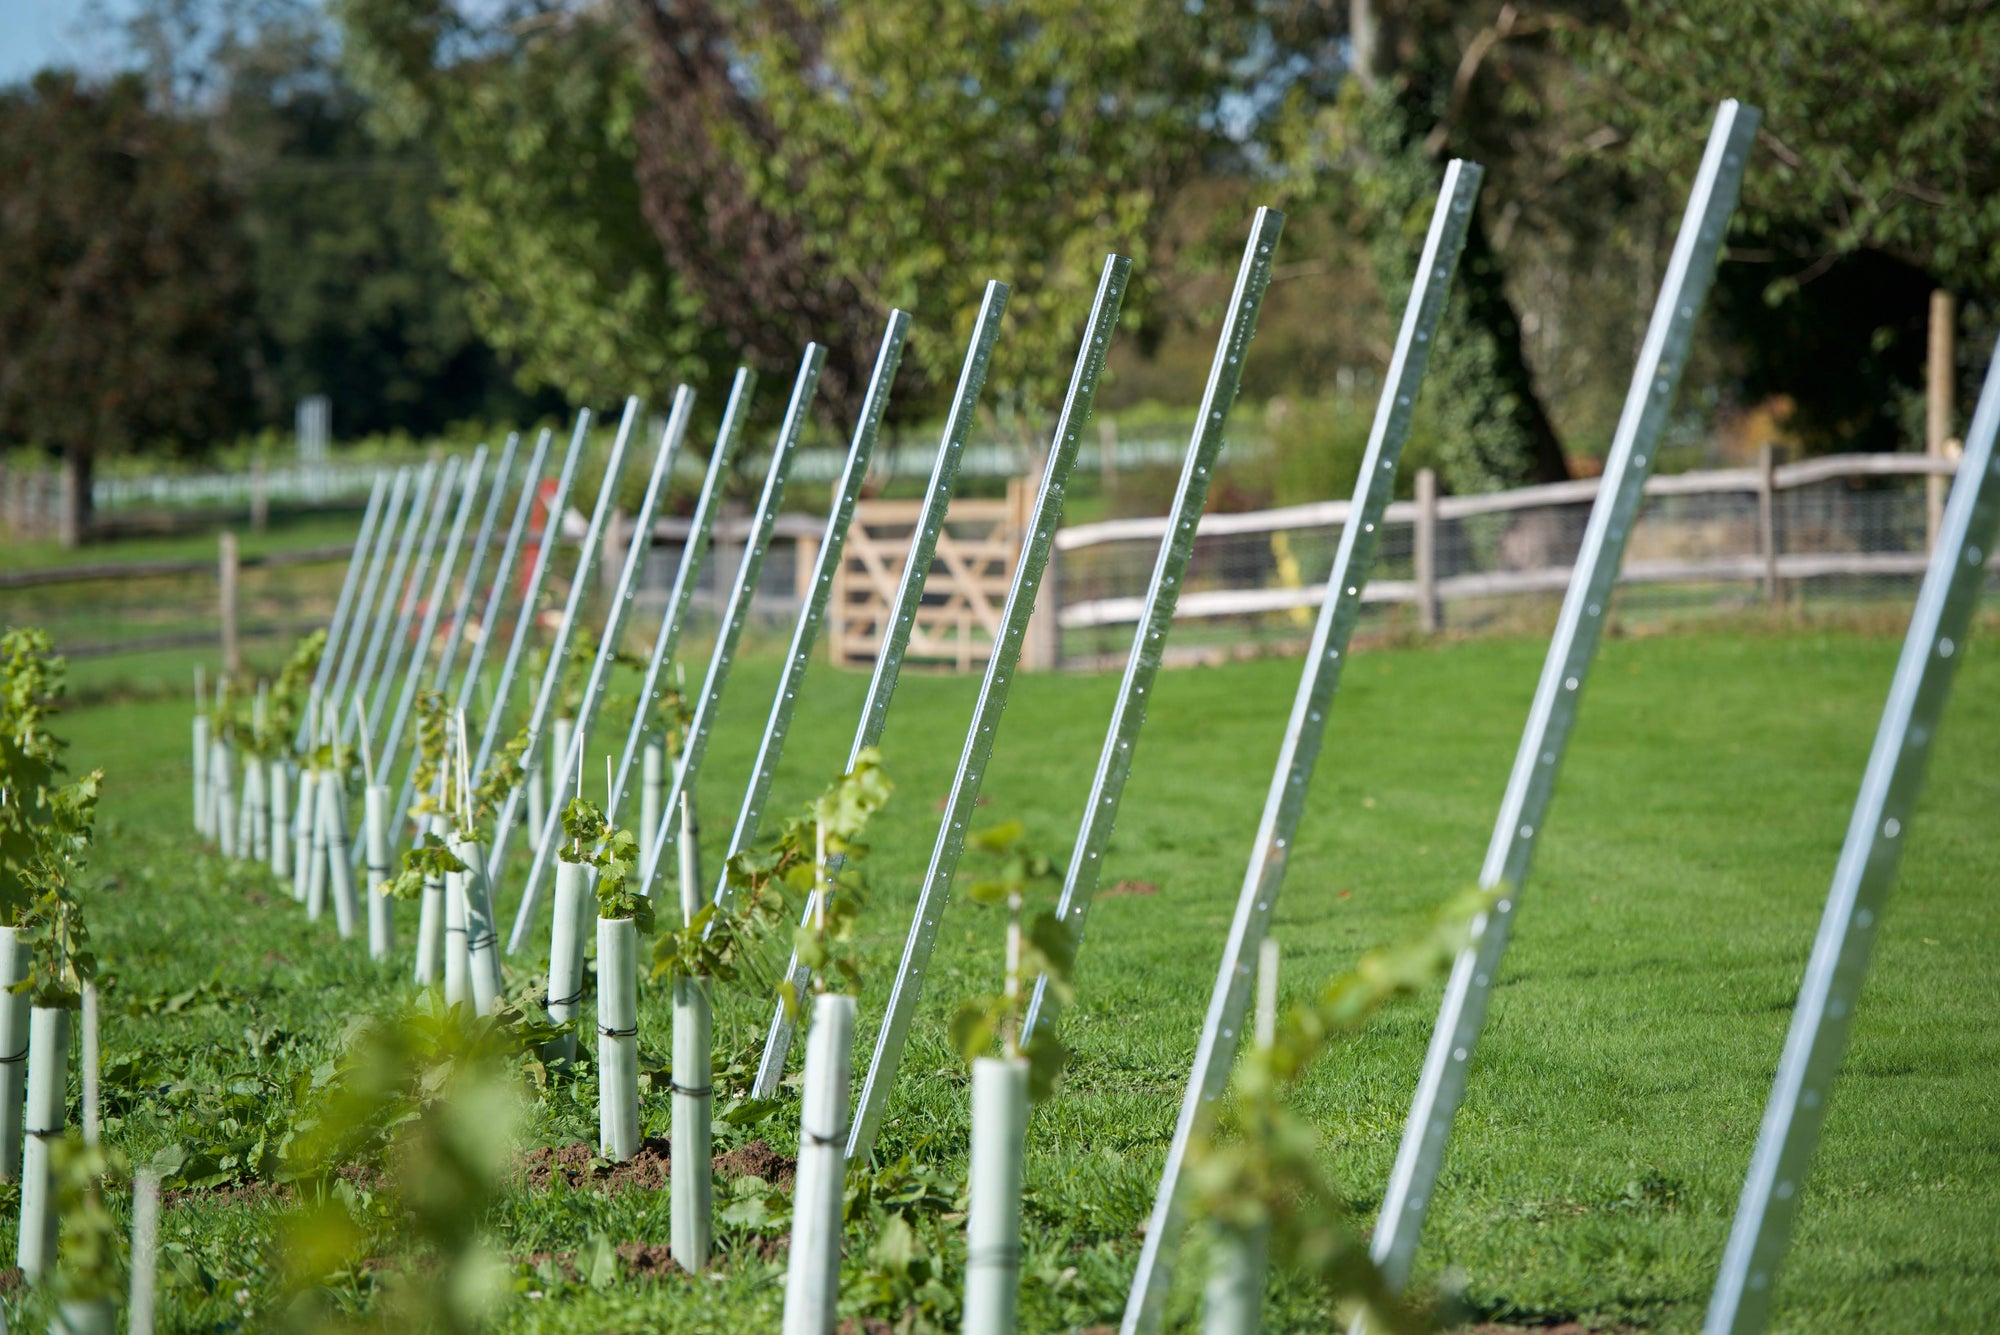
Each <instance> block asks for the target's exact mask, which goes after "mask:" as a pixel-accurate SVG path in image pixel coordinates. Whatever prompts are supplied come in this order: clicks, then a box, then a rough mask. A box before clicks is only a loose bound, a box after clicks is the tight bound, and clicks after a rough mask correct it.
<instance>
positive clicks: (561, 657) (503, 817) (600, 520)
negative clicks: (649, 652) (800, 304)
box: [486, 394, 639, 953]
mask: <svg viewBox="0 0 2000 1335" xmlns="http://www.w3.org/2000/svg"><path fill="white" fill-rule="evenodd" d="M638 421H639V398H638V396H637V395H636V394H635V395H632V396H631V397H629V398H627V399H626V400H625V414H624V416H623V417H621V418H619V420H618V434H617V435H616V436H614V437H613V438H612V441H611V457H610V458H609V459H608V460H606V461H605V465H604V482H603V484H602V485H601V486H599V487H598V489H597V507H596V508H595V509H594V510H592V511H591V514H590V527H589V528H588V529H586V530H585V531H584V535H583V542H582V543H581V544H580V545H579V546H578V549H577V556H576V573H575V574H574V575H572V576H571V577H570V584H569V597H568V598H566V599H565V600H564V601H563V611H562V619H561V620H560V621H558V622H557V623H556V633H555V638H554V639H552V640H551V641H549V661H548V665H547V666H546V667H544V668H543V669H542V684H541V688H540V689H539V690H538V691H536V693H535V705H534V709H533V711H532V712H531V713H530V714H529V715H528V745H527V749H526V750H524V751H523V752H522V753H521V769H522V772H523V773H532V772H533V770H534V768H535V766H536V765H537V764H538V763H540V761H541V750H540V747H541V741H542V734H543V732H544V730H546V728H547V727H548V722H549V711H550V710H552V709H553V708H555V703H556V690H557V688H558V687H559V686H560V685H561V683H562V674H563V669H564V668H565V667H566V666H568V663H567V660H568V658H569V642H570V637H571V636H573V635H574V634H575V633H576V623H577V619H578V613H580V612H581V611H582V609H583V600H584V598H585V597H587V596H588V595H589V592H590V582H591V579H590V577H591V572H592V570H593V569H595V567H596V565H597V556H598V553H599V551H601V550H602V548H603V546H604V530H605V527H606V526H607V525H608V524H609V523H610V522H611V511H612V508H613V506H614V504H615V503H616V501H617V499H618V479H619V476H620V475H621V474H622V473H624V471H625V451H626V449H627V447H629V446H630V445H631V443H632V429H633V427H634V426H636V425H637V424H638ZM554 537H555V533H554V532H553V529H552V530H551V532H550V533H549V535H548V540H549V541H551V542H552V541H553V539H554ZM494 703H495V707H496V708H497V707H498V705H499V701H497V700H496V701H495V702H494ZM522 796H523V794H522V785H521V784H518V783H517V784H515V785H514V787H513V788H512V789H510V790H509V791H508V793H507V800H506V801H505V802H504V803H502V804H501V807H500V814H499V815H498V816H497V817H495V818H494V821H493V853H492V856H491V857H489V858H488V859H487V862H486V866H487V873H486V875H487V881H488V883H489V884H491V883H493V882H497V881H498V880H499V879H500V877H501V875H502V873H503V872H504V871H505V869H506V866H507V836H508V835H509V834H510V833H511V832H512V831H513V828H514V815H515V812H516V811H517V810H518V809H519V807H520V804H521V798H522ZM507 949H508V951H509V952H510V953H511V952H512V951H513V949H514V945H513V943H512V942H511V941H510V942H509V943H508V945H507Z"/></svg>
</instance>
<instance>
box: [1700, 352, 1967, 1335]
mask: <svg viewBox="0 0 2000 1335" xmlns="http://www.w3.org/2000/svg"><path fill="white" fill-rule="evenodd" d="M1996 433H2000V346H1996V347H1995V349H1994V355H1993V360H1992V361H1991V362H1990V363H1989V364H1988V366H1987V370H1986V384H1985V387H1984V388H1983V389H1982V390H1981V391H1980V395H1979V405H1978V407H1977V408H1976V409H1975V410H1974V412H1973V417H1972V425H1971V427H1970V429H1969V430H1967V432H1966V434H1965V453H1964V455H1963V456H1962V457H1961V459H1960V462H1959V466H1958V482H1957V485H1955V486H1954V487H1953V488H1952V493H1951V499H1950V502H1949V503H1948V504H1947V506H1946V508H1945V513H1944V518H1943V520H1942V522H1941V523H1940V524H1939V525H1938V533H1937V543H1936V545H1935V546H1934V547H1933V549H1932V551H1931V562H1930V569H1929V570H1928V571H1927V572H1926V573H1925V575H1924V583H1923V587H1922V588H1921V589H1920V590H1919V591H1918V593H1917V606H1916V611H1915V613H1914V614H1913V615H1912V616H1911V618H1910V629H1909V633H1908V635H1906V636H1905V638H1904V640H1903V653H1902V657H1901V658H1900V659H1899V660H1898V661H1897V664H1896V675H1895V677H1894V678H1893V679H1892V680H1891V682H1890V685H1889V700H1888V703H1887V704H1885V705H1884V706H1883V708H1882V720H1881V723H1880V724H1879V725H1878V726H1877V728H1876V731H1875V745H1874V748H1873V750H1871V751H1870V752H1869V756H1868V767H1867V769H1865V770H1864V771H1863V772H1862V776H1861V793H1860V796H1859V797H1857V798H1856V799H1855V803H1854V814H1853V816H1852V817H1851V818H1850V819H1849V821H1848V826H1847V838H1846V841H1845V842H1844V843H1843V844H1842V845H1841V850H1840V861H1839V862H1838V863H1837V864H1836V865H1835V867H1834V872H1833V884H1832V887H1831V888H1830V889H1829V890H1828V892H1827V897H1826V910H1825V912H1824V914H1823V915H1822V916H1821V918H1820V924H1819V934H1818V936H1817V937H1815V938H1814V940H1813V949H1812V956H1811V958H1810V959H1809V960H1808V961H1807V962H1806V972H1805V979H1804V981H1803V982H1802V983H1801V985H1800V987H1799V999H1798V1003H1797V1005H1796V1007H1795V1008H1794V1009H1793V1011H1792V1024H1791V1031H1790V1032H1789V1033H1788V1034H1786V1036H1785V1048H1784V1054H1783V1056H1781V1057H1780V1058H1779V1060H1778V1074H1777V1078H1776V1079H1775V1080H1774V1081H1773V1082H1772V1085H1771V1098H1770V1102H1769V1103H1768V1104H1767V1105H1766V1107H1765V1110H1764V1122H1763V1126H1762V1127H1761V1128H1760V1129H1759V1131H1758V1133H1757V1148H1756V1151H1755V1153H1753V1154H1752V1155H1751V1158H1750V1171H1749V1173H1748V1174H1747V1175H1746V1176H1745V1178H1744V1182H1743V1194H1742V1197H1741V1198H1740V1199H1739V1200H1738V1201H1737V1204H1736V1220H1735V1223H1734V1224H1733V1225H1732V1226H1731V1228H1730V1231H1729V1244H1728V1246H1727V1247H1725V1248H1724V1249H1723V1253H1722V1269H1721V1271H1720V1273H1719V1274H1718V1275H1717V1276H1716V1281H1715V1292H1714V1294H1713V1296H1711V1297H1710V1299H1709V1305H1708V1319H1707V1322H1706V1324H1705V1326H1704V1330H1705V1331H1706V1332H1707V1335H1756V1333H1757V1332H1758V1331H1761V1330H1763V1329H1764V1328H1765V1327H1766V1326H1767V1325H1768V1324H1769V1321H1770V1314H1771V1297H1772V1292H1773V1290H1774V1289H1775V1287H1776V1283H1777V1277H1778V1266H1779V1263H1780V1262H1781V1261H1782V1260H1783V1259H1784V1254H1785V1249H1786V1247H1787V1246H1788V1244H1789V1243H1790V1241H1791V1234H1792V1221H1793V1219H1794V1217H1795V1216H1796V1215H1797V1213H1798V1208H1799V1194H1800V1191H1801V1190H1802V1188H1803V1187H1804V1185H1805V1176H1806V1170H1807V1168H1808V1167H1810V1165H1811V1162H1812V1155H1813V1150H1814V1148H1815V1147H1816V1146H1817V1145H1818V1143H1819V1130H1820V1123H1821V1121H1823V1120H1824V1119H1825V1117H1826V1103H1827V1098H1828V1096H1829V1095H1830V1094H1831V1092H1832V1087H1833V1080H1834V1076H1835V1075H1836V1074H1838V1073H1839V1070H1840V1061H1841V1057H1842V1055H1843V1054H1844V1053H1845V1052H1846V1050H1847V1031H1848V1028H1849V1026H1851V1025H1852V1024H1853V1023H1854V1008H1855V1005H1856V1003H1857V1002H1858V1000H1859V999H1860V995H1861V984H1862V980H1863V978H1864V977H1865V976H1866V975H1867V972H1868V956H1869V953H1870V951H1871V950H1872V949H1873V946H1874V943H1875V928H1876V926H1877V924H1878V923H1879V922H1880V921H1881V917H1882V911H1883V909H1884V908H1885V907H1886V906H1887V904H1888V899H1889V889H1890V887H1891V885H1892V884H1893V883H1894V881H1895V879H1896V867H1897V863H1898V862H1899V861H1900V860H1901V857H1902V851H1903V845H1904V843H1905V842H1907V840H1906V839H1905V837H1904V836H1906V835H1907V834H1908V833H1909V828H1910V817H1911V815H1912V814H1913V813H1914V812H1915V810H1916V805H1917V796H1918V794H1919V793H1920V792H1921V791H1922V788H1923V781H1924V767H1925V764H1926V762H1928V761H1929V759H1930V754H1931V747H1932V744H1933V743H1934V742H1935V741H1936V740H1937V729H1938V722H1939V720H1940V718H1941V717H1942V716H1943V714H1944V706H1945V701H1946V700H1947V699H1949V698H1950V696H1951V684H1952V677H1953V675H1954V674H1955V673H1956V671H1957V668H1958V662H1959V659H1960V658H1962V657H1963V654H1962V653H1961V652H1960V650H1961V649H1963V647H1964V645H1965V635H1966V631H1967V629H1968V628H1969V627H1970V625H1971V622H1972V611H1973V607H1974V605H1975V604H1976V603H1977V602H1978V600H1979V593H1980V589H1981V588H1982V587H1983V586H1984V585H1985V583H1986V561H1987V557H1988V555H1989V554H1990V553H1991V552H1992V550H1993V543H1994V538H1995V536H1996V530H2000V469H1996V468H1995V466H1994V464H1995V460H1994V436H1995V434H1996Z"/></svg>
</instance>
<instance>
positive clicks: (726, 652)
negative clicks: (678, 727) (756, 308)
mask: <svg viewBox="0 0 2000 1335" xmlns="http://www.w3.org/2000/svg"><path fill="white" fill-rule="evenodd" d="M825 364H826V349H825V348H823V347H821V346H820V345H819V344H817V343H808V344H806V351H805V356H804V357H802V358H801V359H800V360H799V374H798V378H797V379H796V380H794V381H793V382H792V398H791V402H790V403H789V404H787V405H786V408H785V420H784V423H783V425H781V426H780V427H779V428H778V443H777V444H776V445H775V446H773V447H772V449H771V470H770V472H768V473H767V474H765V476H764V494H763V495H762V496H761V497H759V498H758V501H757V513H756V516H755V517H754V518H752V519H751V521H750V536H749V538H748V539H747V540H746V541H745V543H744V545H743V563H742V564H741V565H739V566H737V568H736V583H735V585H734V587H732V588H731V589H730V591H729V604H728V606H727V607H726V608H724V609H723V613H722V625H721V626H720V627H719V628H718V629H717V631H716V634H715V648H714V649H713V650H712V651H711V652H710V653H709V656H708V676H707V677H706V678H704V679H703V681H702V683H701V698H700V699H699V700H697V701H696V702H695V707H694V717H693V718H692V719H690V720H689V721H688V729H687V744H686V745H685V746H683V747H682V748H681V755H680V763H679V764H677V765H675V766H674V777H673V782H672V784H671V785H670V786H669V787H668V789H667V800H666V805H665V807H664V808H663V810H664V813H665V814H664V815H663V816H662V817H661V819H660V825H659V828H658V829H656V830H652V831H646V830H641V831H640V832H639V838H640V839H641V840H643V841H645V842H644V844H642V847H644V848H645V850H646V851H645V855H644V857H643V858H642V860H641V862H640V864H639V893H640V894H642V895H650V894H652V893H653V885H654V882H655V881H657V880H658V879H659V874H660V860H661V859H662V858H665V857H666V856H668V855H669V854H670V853H672V852H673V851H674V849H675V847H676V846H677V845H678V844H679V841H680V830H681V822H680V818H679V813H680V809H681V794H682V793H684V792H690V791H692V789H691V787H690V785H692V784H693V783H694V780H695V774H696V772H697V771H699V770H700V768H701V758H702V756H703V755H704V754H705V753H706V752H707V750H708V734H709V731H710V730H711V729H712V728H714V726H715V713H716V710H717V709H718V708H720V707H721V704H722V688H723V687H724V686H725V685H726V684H728V681H729V669H730V666H731V665H732V664H733V663H734V662H735V660H736V646H737V643H738V642H739V641H741V640H742V638H743V622H744V618H745V617H747V616H748V615H749V612H750V600H751V599H752V598H753V597H754V596H755V595H756V592H757V574H758V572H759V571H760V570H762V569H763V566H764V555H765V553H766V552H768V551H769V550H770V547H771V532H772V529H773V528H774V526H775V525H776V524H777V522H778V507H779V506H780V505H783V504H784V501H785V479H786V478H787V477H788V476H790V474H791V471H792V460H793V459H794V458H795V457H796V456H797V454H798V446H799V436H800V435H801V433H803V432H804V431H805V426H806V417H807V414H808V413H809V412H810V411H811V408H812V400H813V394H814V393H815V392H816V391H817V390H818V389H819V373H820V368H821V367H823V366H824V365H825Z"/></svg>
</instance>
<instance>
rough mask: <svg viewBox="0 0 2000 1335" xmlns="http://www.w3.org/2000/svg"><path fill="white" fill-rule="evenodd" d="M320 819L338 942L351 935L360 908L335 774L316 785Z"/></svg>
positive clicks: (342, 789)
mask: <svg viewBox="0 0 2000 1335" xmlns="http://www.w3.org/2000/svg"><path fill="white" fill-rule="evenodd" d="M319 819H320V824H321V825H322V826H324V827H325V843H326V871H325V874H326V880H327V888H328V890H329V891H330V892H331V895H332V899H333V922H334V926H335V927H336V928H338V929H339V932H340V939H341V940H343V941H346V940H348V939H349V938H351V937H352V936H353V935H354V929H355V925H356V920H357V919H358V918H359V917H360V911H359V910H360V905H359V904H357V903H356V902H355V898H354V864H353V863H352V862H351V861H350V860H349V859H348V856H347V789H346V786H345V785H343V784H342V783H341V781H340V776H339V775H338V774H329V775H327V776H325V777H324V778H322V779H321V780H320V783H319Z"/></svg>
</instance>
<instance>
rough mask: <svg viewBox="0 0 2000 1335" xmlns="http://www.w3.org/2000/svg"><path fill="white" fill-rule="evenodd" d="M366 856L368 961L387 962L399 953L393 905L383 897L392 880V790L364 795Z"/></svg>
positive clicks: (374, 787) (378, 788) (377, 788)
mask: <svg viewBox="0 0 2000 1335" xmlns="http://www.w3.org/2000/svg"><path fill="white" fill-rule="evenodd" d="M361 807H362V810H361V827H362V828H361V834H362V838H363V840H364V841H365V842H364V843H363V844H362V852H363V853H364V854H365V856H366V861H365V863H364V867H365V873H364V874H365V875H366V877H367V884H366V885H365V886H364V887H363V893H364V894H366V895H367V896H368V958H369V959H374V960H386V959H388V958H389V956H390V954H391V953H392V952H393V951H394V950H395V949H396V918H395V914H394V912H393V911H392V910H393V908H394V905H393V902H392V901H391V900H390V898H389V896H387V895H385V894H383V893H382V884H383V882H385V881H387V880H389V878H390V876H389V786H388V785H387V784H382V783H371V784H369V785H368V789H367V791H366V792H365V793H363V794H362V800H361Z"/></svg>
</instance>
